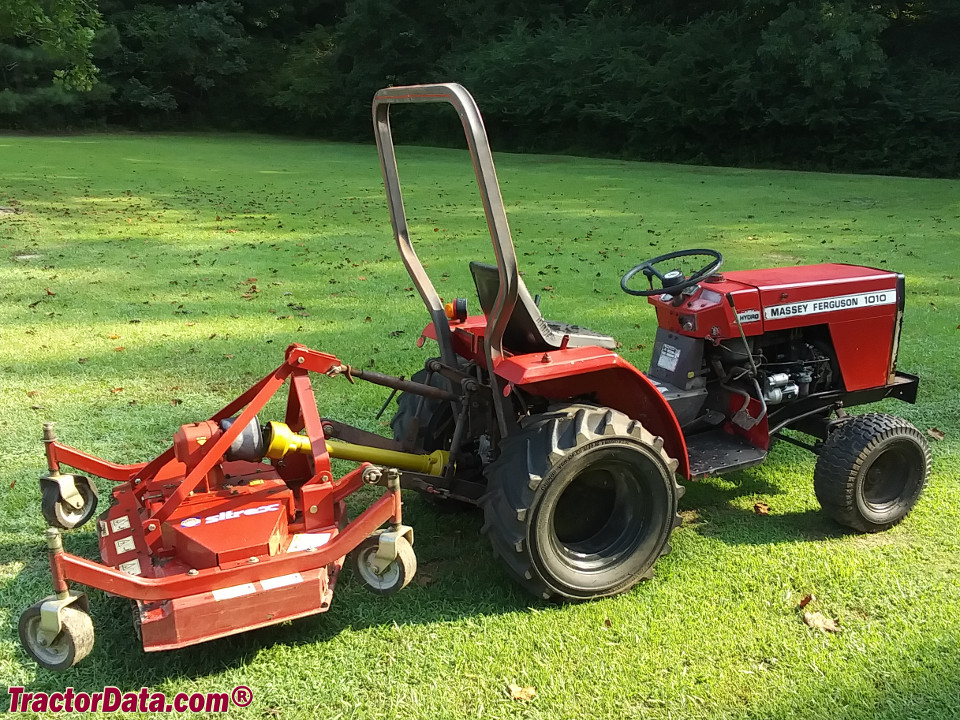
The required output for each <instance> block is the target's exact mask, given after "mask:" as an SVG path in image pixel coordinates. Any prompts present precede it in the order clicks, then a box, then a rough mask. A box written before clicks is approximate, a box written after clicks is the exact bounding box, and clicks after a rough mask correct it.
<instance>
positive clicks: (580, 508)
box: [20, 84, 930, 670]
mask: <svg viewBox="0 0 960 720" xmlns="http://www.w3.org/2000/svg"><path fill="white" fill-rule="evenodd" d="M401 103H403V104H409V103H450V104H451V105H453V107H454V108H455V109H456V111H457V113H458V114H459V116H460V119H461V121H462V124H463V127H464V130H465V132H466V137H467V144H468V146H469V150H470V155H471V157H472V159H473V163H474V168H475V170H476V176H477V181H478V185H479V189H480V196H481V199H482V202H483V207H484V211H485V213H486V218H487V224H488V226H489V230H490V237H491V239H492V241H493V249H494V255H495V257H496V265H489V264H484V263H480V262H471V263H470V265H469V267H470V271H471V273H472V275H473V280H474V283H475V285H476V291H477V299H478V301H479V310H480V312H477V313H475V314H470V313H469V311H468V302H467V301H466V300H464V299H456V300H454V301H452V302H450V303H447V304H444V303H443V302H442V301H441V299H440V297H439V296H438V295H437V292H436V290H435V288H434V286H433V284H432V283H431V281H430V279H429V277H428V276H427V274H426V272H425V270H424V267H423V265H422V264H421V262H420V260H419V259H418V257H417V254H416V252H415V251H414V247H413V244H412V242H411V239H410V233H409V230H408V227H407V221H406V216H405V212H404V207H403V200H402V196H401V191H400V181H399V176H398V173H397V165H396V157H395V154H394V145H393V137H392V132H391V127H390V110H391V108H392V107H393V106H394V105H396V104H401ZM373 119H374V125H375V130H376V138H377V147H378V149H379V152H380V159H381V165H382V169H383V176H384V182H385V185H386V191H387V200H388V205H389V209H390V218H391V223H392V225H393V230H394V233H395V236H396V241H397V246H398V248H399V251H400V255H401V257H402V258H403V261H404V263H405V265H406V268H407V270H408V271H409V273H410V276H411V277H412V279H413V282H414V284H415V285H416V288H417V290H418V291H419V293H420V295H421V297H422V298H423V300H424V302H425V303H426V306H427V309H428V311H429V313H430V318H431V322H430V324H429V325H428V326H427V327H426V329H425V330H424V331H423V337H424V338H429V339H431V340H433V341H435V342H436V343H437V345H438V347H439V357H437V358H433V359H430V360H428V361H427V362H426V364H425V366H424V368H423V369H422V370H420V371H419V372H417V373H416V374H414V376H413V378H412V379H411V380H404V379H401V378H395V377H391V376H388V375H383V374H380V373H374V372H372V371H370V370H367V369H358V368H352V367H350V366H349V365H347V364H345V363H344V362H342V361H341V360H339V359H338V358H336V357H334V356H332V355H327V354H325V353H322V352H317V351H314V350H310V349H308V348H306V347H303V346H301V345H291V346H290V347H289V348H288V349H287V352H286V355H285V357H284V360H283V363H282V364H281V365H280V367H279V368H277V369H276V370H275V371H273V372H272V373H270V374H269V375H267V376H266V377H265V378H264V379H263V380H261V381H260V382H259V383H257V384H256V385H255V386H254V387H252V388H250V389H249V390H247V391H245V392H244V393H243V394H242V395H240V397H238V398H237V399H236V400H234V401H233V402H231V403H229V404H228V405H227V406H226V407H224V408H223V409H222V410H221V411H219V412H218V413H216V414H214V415H213V417H211V418H210V419H209V420H206V421H202V422H198V423H194V424H190V425H184V426H182V427H181V428H180V429H179V430H177V431H176V433H175V435H174V442H173V446H172V447H171V448H170V449H169V450H167V451H166V452H165V453H163V454H161V455H160V456H159V457H157V458H156V459H154V460H152V461H150V462H147V463H137V464H132V465H116V464H113V463H109V462H107V461H104V460H100V459H98V458H94V457H92V456H89V455H86V454H84V453H82V452H80V451H79V450H75V449H73V448H70V447H69V446H66V445H64V444H62V443H60V442H59V441H58V440H57V438H56V437H55V435H54V432H53V429H52V427H47V428H46V430H45V437H44V439H45V441H46V447H47V460H48V469H49V472H48V473H47V474H46V475H44V476H43V477H42V478H41V489H42V509H43V514H44V517H45V518H46V519H47V521H48V522H49V524H50V525H51V526H53V527H51V528H50V530H48V531H47V541H48V546H49V548H50V564H51V570H52V574H53V584H54V590H55V593H56V594H55V595H53V596H51V597H48V598H46V599H45V600H42V601H40V602H38V603H37V604H35V605H33V606H31V607H30V608H28V609H27V610H25V611H24V613H23V615H22V616H21V620H20V636H21V639H22V641H23V644H24V646H25V648H26V649H27V650H28V651H29V653H30V654H31V655H32V656H33V657H34V658H35V659H36V660H37V661H38V662H39V663H40V664H41V665H43V666H45V667H47V668H50V669H54V670H62V669H65V668H67V667H70V666H71V665H73V664H74V663H76V662H77V661H79V660H80V659H81V658H82V657H83V656H84V655H86V654H87V653H88V652H89V651H90V649H91V647H92V645H93V628H92V624H91V622H90V618H89V616H88V615H87V613H86V609H87V607H88V600H87V597H86V595H85V594H83V593H79V592H76V591H73V590H71V589H70V587H69V584H68V581H74V582H78V583H81V584H85V585H89V586H92V587H96V588H100V589H101V590H105V591H108V592H111V593H114V594H117V595H120V596H123V597H128V598H131V599H133V600H134V601H136V608H137V611H136V613H135V620H136V623H137V626H138V632H139V633H140V637H141V638H142V641H143V645H144V648H145V649H146V650H163V649H167V648H176V647H183V646H186V645H191V644H193V643H198V642H202V641H205V640H210V639H213V638H217V637H222V636H224V635H229V634H232V633H237V632H241V631H243V630H247V629H250V628H255V627H261V626H264V625H269V624H271V623H277V622H282V621H284V620H289V619H293V618H298V617H303V616H305V615H310V614H313V613H318V612H323V611H325V610H327V609H328V608H329V606H330V602H331V599H332V595H333V589H334V584H335V582H336V580H337V577H338V575H339V572H340V568H341V566H342V564H343V562H344V558H345V556H346V555H347V554H348V553H350V554H352V555H353V557H354V559H355V568H356V569H355V575H356V577H357V578H359V580H361V581H362V582H364V583H365V584H366V585H367V586H368V587H370V588H371V589H372V590H373V591H375V592H377V593H380V594H385V595H386V594H390V593H392V592H395V591H397V590H399V589H401V588H402V587H404V586H405V585H407V584H408V583H409V582H410V580H411V578H412V577H413V574H414V573H415V571H416V557H415V555H414V553H413V549H412V545H413V532H412V530H411V529H410V528H409V527H407V526H405V525H403V523H402V515H401V505H402V503H401V500H400V489H401V488H407V489H414V490H417V491H419V492H421V493H423V494H425V495H426V496H428V497H431V498H433V499H435V500H436V501H437V502H440V503H468V504H472V505H478V506H480V507H482V509H483V513H484V519H485V523H484V532H485V533H486V534H487V535H488V536H489V538H490V541H491V544H492V546H493V549H494V551H495V553H496V554H497V555H498V556H499V557H500V559H501V560H502V561H503V565H504V567H505V568H506V569H507V571H508V572H509V574H510V575H512V576H513V577H514V578H515V579H516V580H517V581H518V582H520V583H521V584H522V585H523V586H524V587H526V588H527V589H528V590H530V591H531V592H533V593H535V594H536V595H538V596H541V597H544V598H551V597H555V598H560V599H563V598H571V599H588V598H597V597H602V596H606V595H613V594H615V593H620V592H623V591H625V590H627V589H629V588H630V587H632V586H633V585H635V584H636V583H637V582H638V581H640V580H641V579H644V578H648V577H650V576H651V574H652V571H653V565H654V563H655V562H656V560H657V558H659V557H660V556H661V555H662V554H664V553H665V552H666V551H667V550H668V549H669V541H670V534H671V533H672V531H673V529H674V528H675V527H676V526H677V525H678V524H679V523H680V519H679V516H678V514H677V503H678V500H679V499H680V497H681V495H682V494H683V488H682V487H681V486H680V485H678V484H677V477H678V476H679V477H680V478H681V479H683V480H693V479H695V478H697V477H702V476H705V475H710V474H718V473H724V472H729V471H732V470H741V469H743V468H747V467H750V466H751V465H756V464H757V463H760V462H762V461H763V459H764V458H765V457H766V455H767V451H768V450H769V448H770V443H771V441H772V439H773V437H774V436H780V435H779V434H780V432H781V431H782V430H784V429H787V428H789V429H792V430H796V431H799V432H801V433H804V434H805V435H808V436H810V437H811V441H810V442H803V441H800V440H798V439H797V438H796V437H793V436H781V437H783V438H784V439H785V440H788V441H790V442H792V443H795V444H798V445H800V446H801V447H805V448H807V449H809V450H811V451H813V452H815V453H817V454H818V455H819V458H818V460H817V464H816V469H815V471H814V489H815V491H816V494H817V497H818V499H819V500H820V503H821V505H822V506H823V508H824V510H826V511H827V513H829V514H830V515H831V516H832V517H833V518H834V519H836V520H837V521H838V522H839V523H841V524H843V525H846V526H848V527H851V528H854V529H856V530H860V531H866V532H875V531H880V530H885V529H887V528H889V527H891V526H892V525H894V524H896V523H897V522H899V521H900V520H902V519H903V518H904V517H905V516H906V515H907V513H908V512H909V511H910V510H911V508H912V507H913V506H914V504H915V503H916V502H917V499H918V498H919V496H920V493H921V491H922V490H923V487H924V484H925V483H926V480H927V476H928V474H929V470H930V451H929V448H928V446H927V443H926V441H925V440H924V438H923V436H922V435H921V434H920V433H919V432H918V431H917V430H916V429H915V428H914V427H913V426H912V425H910V423H908V422H906V421H905V420H901V419H899V418H896V417H894V416H891V415H884V414H877V413H870V414H866V415H847V414H846V413H845V408H848V407H850V406H853V405H861V404H864V403H869V402H875V401H878V400H881V399H883V398H889V397H893V398H899V399H901V400H905V401H907V402H911V403H912V402H914V401H915V400H916V394H917V385H918V379H917V378H916V377H915V376H912V375H908V374H906V373H902V372H898V371H897V369H896V358H897V346H898V342H899V338H900V324H901V321H902V317H903V309H904V279H903V276H902V275H898V274H897V273H893V272H889V271H885V270H876V269H873V268H867V267H857V266H852V265H840V264H827V265H814V266H809V267H791V268H781V269H770V270H751V271H737V272H726V273H722V274H721V273H720V267H721V263H722V258H721V256H720V253H718V252H716V251H714V250H682V251H678V252H672V253H668V254H666V255H660V256H658V257H655V258H652V259H650V260H647V261H646V262H643V263H640V264H639V265H637V266H636V267H634V268H633V269H632V270H630V271H629V272H628V273H626V275H624V276H623V278H622V280H621V287H622V288H623V289H624V291H626V292H627V293H629V294H631V295H636V296H640V297H647V298H648V301H649V303H650V304H652V305H653V307H654V308H655V310H656V313H657V318H658V322H659V328H658V330H657V335H656V341H655V345H654V348H653V358H652V361H651V364H650V369H649V370H648V371H647V372H646V373H643V372H641V371H640V370H638V369H637V368H635V367H633V366H632V365H631V364H630V363H629V362H627V361H626V360H624V359H623V358H622V357H620V356H619V355H618V354H617V353H616V352H615V351H614V350H615V348H616V345H617V344H616V341H615V340H614V339H613V338H612V337H609V336H607V335H602V334H599V333H596V332H593V331H591V330H587V329H586V328H583V327H580V326H577V325H572V324H568V323H560V322H551V321H548V320H545V319H544V318H543V316H542V315H541V314H540V310H539V308H538V306H537V303H536V302H535V301H534V299H533V298H531V296H530V294H529V293H528V292H527V289H526V288H525V287H524V284H523V282H522V280H521V279H520V273H519V271H518V268H517V257H516V253H515V250H514V246H513V240H512V239H511V236H510V229H509V227H508V225H507V218H506V214H505V211H504V206H503V200H502V198H501V196H500V188H499V186H498V183H497V178H496V172H495V170H494V165H493V157H492V155H491V152H490V147H489V144H488V142H487V137H486V132H485V130H484V127H483V122H482V120H481V118H480V114H479V112H478V110H477V107H476V105H475V103H474V101H473V99H472V98H471V97H470V95H469V93H467V91H466V90H464V89H463V88H462V87H460V86H459V85H454V84H444V85H424V86H414V87H394V88H387V89H384V90H381V91H380V92H378V93H377V94H376V96H375V98H374V101H373ZM689 258H697V260H696V261H695V265H702V266H700V267H699V268H698V269H696V270H694V271H693V272H690V273H689V274H687V273H685V272H683V270H682V268H683V267H684V265H683V264H682V263H684V262H689V261H690V260H689ZM640 276H642V277H643V278H645V279H646V285H647V287H643V288H641V289H637V288H636V286H635V284H634V283H635V282H640ZM421 340H422V339H421ZM311 373H312V374H313V377H317V376H326V377H329V378H334V377H338V376H344V377H346V378H347V379H349V380H351V381H353V380H357V379H362V380H366V381H369V382H373V383H377V384H379V385H383V386H385V387H389V388H392V389H393V391H394V392H400V393H401V394H400V396H399V398H398V400H397V403H398V405H397V412H396V415H395V416H394V417H393V420H392V423H391V425H392V428H393V433H394V438H393V439H392V440H389V439H386V438H382V437H380V436H378V435H375V434H373V433H370V432H367V431H365V430H362V429H359V428H355V427H351V426H349V425H346V424H344V423H342V422H338V421H336V420H333V419H329V418H325V417H321V414H320V412H319V411H318V409H317V406H316V403H315V401H314V395H313V390H312V387H311V381H310V379H311ZM288 381H289V396H288V398H289V399H288V402H287V406H286V413H285V418H284V422H282V423H281V422H269V423H264V424H261V422H260V421H259V418H258V415H257V414H258V413H259V412H260V411H261V410H263V408H264V407H265V404H266V402H267V400H268V399H269V398H270V396H272V395H273V394H274V393H275V392H277V391H278V390H279V389H280V387H281V386H282V385H284V384H285V383H287V382H288ZM330 458H342V459H347V460H353V461H356V462H358V463H359V465H358V467H357V468H356V469H355V470H353V471H351V472H349V473H348V474H347V475H344V476H343V477H341V478H339V479H336V478H334V476H333V473H332V471H331V464H330ZM61 464H62V465H68V466H70V467H73V468H77V469H78V470H80V471H82V472H86V473H88V474H91V475H96V476H98V477H101V478H105V479H107V480H110V481H113V482H116V483H117V485H116V487H115V489H114V490H113V492H112V495H113V501H114V502H113V505H112V506H111V507H110V508H109V509H108V510H107V511H106V512H104V513H103V514H102V515H101V516H100V518H99V520H98V523H97V524H98V530H99V537H100V551H101V556H102V559H103V563H102V564H101V563H96V562H92V561H90V560H86V559H84V558H81V557H78V556H76V555H71V554H69V553H66V552H65V551H64V549H63V541H62V537H61V533H60V530H59V529H58V528H63V529H68V528H73V527H79V526H80V525H82V524H83V523H84V522H86V521H87V520H88V519H89V518H90V517H92V515H93V513H94V510H95V508H96V499H97V494H96V490H95V488H94V486H93V483H92V482H91V481H90V480H89V479H87V478H86V477H85V476H83V475H73V474H67V473H62V472H61ZM364 483H367V484H373V485H379V486H381V487H382V488H383V494H382V496H381V497H380V499H379V500H377V501H375V502H374V503H373V504H372V505H371V506H370V507H369V508H367V509H366V510H365V511H364V512H362V513H361V514H360V515H359V516H358V517H356V518H354V519H353V520H350V519H349V518H348V517H347V513H346V509H345V503H344V499H345V498H346V497H347V496H348V495H350V494H351V493H353V492H354V491H355V490H357V489H358V488H359V487H361V486H362V485H363V484H364ZM384 525H386V527H382V526H384Z"/></svg>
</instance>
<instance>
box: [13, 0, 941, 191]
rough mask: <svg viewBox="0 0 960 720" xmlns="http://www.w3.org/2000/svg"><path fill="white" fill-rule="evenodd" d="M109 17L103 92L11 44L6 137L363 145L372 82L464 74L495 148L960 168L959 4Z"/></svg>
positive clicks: (347, 3)
mask: <svg viewBox="0 0 960 720" xmlns="http://www.w3.org/2000/svg"><path fill="white" fill-rule="evenodd" d="M26 1H27V0H18V2H26ZM62 1H63V2H66V1H67V0H62ZM101 11H102V13H103V16H104V21H105V26H104V28H103V29H102V30H101V31H100V32H99V33H98V35H97V38H96V41H95V42H94V43H93V53H94V58H95V61H96V63H97V65H98V66H99V68H100V78H101V81H102V82H101V85H102V87H100V88H99V89H98V91H97V93H96V94H87V95H83V94H81V93H79V92H76V91H68V90H65V89H63V88H62V87H61V88H54V87H53V80H54V76H55V74H56V73H57V72H58V70H59V69H60V68H62V67H65V66H67V65H68V64H69V58H66V57H64V56H63V52H62V51H58V50H57V49H56V47H53V46H49V47H45V48H37V47H35V46H27V45H25V44H24V43H23V42H22V41H19V42H20V44H19V45H0V59H6V60H7V62H5V63H4V65H3V69H0V72H2V73H3V74H2V75H0V78H2V80H3V85H2V86H0V123H2V124H5V125H11V126H21V127H37V128H39V127H49V126H51V125H67V124H71V123H73V124H78V123H91V122H102V121H104V120H106V121H108V122H113V123H120V124H126V125H133V126H143V125H149V126H155V127H185V126H190V127H196V126H198V125H201V126H220V127H230V128H234V129H258V130H268V131H280V132H297V133H306V134H313V135H322V136H325V137H338V138H351V139H363V140H366V139H369V137H370V129H369V123H370V119H369V112H370V110H369V108H370V99H371V97H372V95H373V93H374V92H375V91H376V90H377V89H378V88H380V87H383V86H385V85H389V84H406V83H418V82H433V81H444V80H454V81H458V82H461V83H463V84H464V85H465V86H466V87H468V88H469V89H470V90H471V92H473V93H474V95H475V96H476V97H477V100H478V102H479V103H480V105H481V107H482V110H483V112H484V117H485V120H486V122H487V124H488V126H489V127H490V129H491V134H492V135H493V137H494V138H495V142H496V144H497V147H498V148H500V149H515V150H539V151H551V152H574V153H587V154H601V155H614V156H623V157H632V158H646V159H657V160H669V161H680V162H702V163H724V164H749V165H782V166H794V167H807V168H822V169H845V170H859V171H869V172H884V173H906V174H921V175H956V174H958V173H960V53H958V52H957V50H956V41H955V38H956V37H958V36H960V0H930V1H929V2H925V3H922V4H920V3H912V2H899V1H897V0H888V2H885V3H882V4H879V5H877V4H867V3H864V2H860V1H859V0H833V1H826V2H825V1H823V0H744V1H743V2H733V0H723V1H722V2H706V1H696V2H694V1H692V0H658V1H657V2H644V3H640V2H633V3H618V2H612V0H592V1H589V2H588V1H586V0H553V1H550V0H518V1H517V2H507V1H506V0H485V1H481V0H468V1H466V2H460V3H441V4H437V3H433V2H426V1H425V0H415V1H413V0H411V1H406V0H404V1H401V0H305V1H304V2H294V1H293V0H216V1H201V2H194V3H177V2H173V1H172V0H153V2H151V3H145V2H137V1H136V0H103V1H102V3H101ZM58 53H59V54H58ZM18 54H21V55H18ZM15 55H17V56H18V57H20V59H19V60H17V61H16V62H13V63H11V62H10V61H9V59H10V58H12V57H13V56H15ZM433 118H434V116H433V115H432V114H431V113H430V112H418V113H411V114H410V119H409V120H408V119H407V118H406V117H404V118H403V120H402V121H400V122H398V130H399V131H400V132H401V137H402V138H403V139H407V140H417V139H419V140H422V141H428V142H438V143H444V142H446V141H447V140H448V139H450V140H451V141H452V140H453V139H454V137H455V134H456V131H457V128H455V127H454V128H451V129H450V135H449V137H448V136H447V135H445V134H444V132H445V130H441V131H440V132H439V134H438V131H437V127H438V126H439V127H441V128H444V129H446V128H447V124H446V123H439V124H436V125H435V123H434V122H433Z"/></svg>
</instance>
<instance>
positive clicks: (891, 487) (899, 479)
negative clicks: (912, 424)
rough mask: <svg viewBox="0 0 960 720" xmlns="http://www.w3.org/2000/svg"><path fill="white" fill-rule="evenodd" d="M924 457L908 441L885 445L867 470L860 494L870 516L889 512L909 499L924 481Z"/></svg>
mask: <svg viewBox="0 0 960 720" xmlns="http://www.w3.org/2000/svg"><path fill="white" fill-rule="evenodd" d="M924 466H925V462H924V457H923V454H922V453H921V452H920V449H919V448H918V447H917V446H916V444H914V443H912V442H909V441H907V440H900V441H898V442H894V443H891V444H890V445H888V446H887V447H886V448H885V449H884V451H883V452H882V453H880V455H878V456H877V457H876V458H875V459H874V461H873V462H872V463H871V464H870V467H869V468H867V471H866V473H865V474H864V480H863V485H862V486H861V490H860V493H861V495H862V497H863V502H864V504H865V505H866V506H867V507H868V508H869V509H870V510H872V511H873V512H883V511H885V510H889V509H890V508H891V507H893V506H894V505H896V504H898V503H900V502H902V501H904V500H906V499H908V498H909V497H911V496H912V495H913V493H914V491H915V489H916V488H917V487H919V486H920V483H921V481H922V479H923V468H924Z"/></svg>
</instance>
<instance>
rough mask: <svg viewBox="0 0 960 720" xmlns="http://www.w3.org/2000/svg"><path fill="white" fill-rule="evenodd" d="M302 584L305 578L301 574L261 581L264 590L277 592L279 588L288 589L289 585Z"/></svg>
mask: <svg viewBox="0 0 960 720" xmlns="http://www.w3.org/2000/svg"><path fill="white" fill-rule="evenodd" d="M302 582H303V576H302V575H301V574H300V573H292V574H290V575H281V576H280V577H273V578H267V579H266V580H261V581H260V584H261V585H263V589H264V590H276V589H277V588H281V587H286V586H287V585H296V584H297V583H302Z"/></svg>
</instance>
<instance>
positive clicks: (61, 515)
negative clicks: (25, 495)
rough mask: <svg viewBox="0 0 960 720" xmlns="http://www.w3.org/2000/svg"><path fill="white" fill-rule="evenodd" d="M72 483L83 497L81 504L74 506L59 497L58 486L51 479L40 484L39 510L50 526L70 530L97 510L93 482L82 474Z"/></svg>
mask: <svg viewBox="0 0 960 720" xmlns="http://www.w3.org/2000/svg"><path fill="white" fill-rule="evenodd" d="M74 484H75V485H76V486H77V492H78V493H80V497H82V498H83V506H82V507H81V508H79V509H78V508H75V507H73V506H72V505H70V503H68V502H66V501H65V500H64V499H63V498H62V497H60V486H59V485H58V484H57V483H56V482H53V481H51V480H47V481H44V482H42V483H41V484H40V491H41V493H42V496H41V499H40V510H41V511H42V512H43V518H44V520H46V521H47V523H48V524H49V525H51V526H52V527H58V528H62V529H63V530H72V529H73V528H78V527H80V526H81V525H83V524H84V523H85V522H87V520H89V519H90V518H91V517H93V513H94V512H96V510H97V489H96V487H94V485H93V483H92V482H90V481H89V480H88V479H87V478H85V477H83V476H79V475H78V476H76V477H75V478H74Z"/></svg>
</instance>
